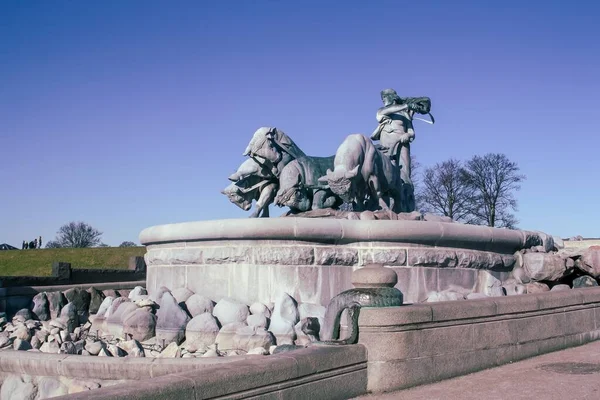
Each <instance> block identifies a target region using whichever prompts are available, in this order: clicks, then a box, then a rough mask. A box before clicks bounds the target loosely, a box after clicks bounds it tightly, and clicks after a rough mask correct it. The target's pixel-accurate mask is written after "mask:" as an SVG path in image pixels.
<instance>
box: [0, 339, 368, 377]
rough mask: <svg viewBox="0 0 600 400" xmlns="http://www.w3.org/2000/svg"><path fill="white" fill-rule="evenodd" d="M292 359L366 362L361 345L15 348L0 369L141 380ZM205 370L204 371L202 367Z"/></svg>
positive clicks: (310, 364)
mask: <svg viewBox="0 0 600 400" xmlns="http://www.w3.org/2000/svg"><path fill="white" fill-rule="evenodd" d="M280 359H283V360H284V361H280V362H281V363H284V364H285V363H290V362H291V363H292V364H293V365H294V366H295V367H294V368H295V371H296V374H297V375H300V376H301V375H307V374H312V373H317V372H322V371H327V370H332V369H336V368H340V367H343V366H347V365H351V364H358V363H361V362H366V360H367V352H366V349H365V347H364V346H362V345H354V346H330V345H315V346H311V347H308V348H304V349H299V350H296V351H293V352H286V353H280V354H274V355H270V356H261V355H246V356H236V357H218V358H217V357H215V358H212V357H211V358H199V359H176V358H173V359H170V358H149V357H148V358H129V357H123V358H114V357H91V356H81V355H65V354H47V353H39V352H27V351H17V350H3V351H1V352H0V371H2V372H7V373H19V374H31V375H40V376H69V377H74V378H89V377H90V376H93V377H94V378H96V379H106V380H111V379H113V380H114V379H126V380H140V379H147V378H154V377H158V376H162V375H166V374H172V373H178V372H185V371H189V370H190V369H203V370H206V369H211V368H213V369H215V368H216V369H221V368H234V369H237V368H242V366H244V365H256V364H257V363H258V364H262V363H265V362H275V360H280ZM203 374H204V371H203Z"/></svg>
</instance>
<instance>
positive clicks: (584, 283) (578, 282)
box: [573, 275, 598, 289]
mask: <svg viewBox="0 0 600 400" xmlns="http://www.w3.org/2000/svg"><path fill="white" fill-rule="evenodd" d="M593 286H598V282H597V281H596V280H595V279H594V278H592V277H591V276H587V275H584V276H580V277H579V278H575V279H574V280H573V289H575V288H582V287H593Z"/></svg>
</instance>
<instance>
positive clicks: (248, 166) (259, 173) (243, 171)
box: [228, 158, 270, 182]
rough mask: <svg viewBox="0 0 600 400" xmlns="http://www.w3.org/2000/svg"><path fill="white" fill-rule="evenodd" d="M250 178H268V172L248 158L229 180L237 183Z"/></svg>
mask: <svg viewBox="0 0 600 400" xmlns="http://www.w3.org/2000/svg"><path fill="white" fill-rule="evenodd" d="M251 176H255V177H259V178H269V177H270V175H269V173H268V171H266V170H265V168H263V167H262V166H261V165H259V164H258V163H257V162H256V161H254V160H253V159H252V158H248V159H247V160H246V161H244V162H243V163H242V164H241V165H240V166H239V167H238V169H237V171H236V172H234V173H233V174H231V175H229V178H228V179H229V180H230V181H232V182H239V181H241V180H243V179H246V178H249V177H251Z"/></svg>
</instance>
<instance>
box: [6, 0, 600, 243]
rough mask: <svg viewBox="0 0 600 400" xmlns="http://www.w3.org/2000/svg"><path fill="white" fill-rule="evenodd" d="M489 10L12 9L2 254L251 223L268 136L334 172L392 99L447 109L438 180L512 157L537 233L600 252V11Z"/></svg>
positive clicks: (434, 157)
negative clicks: (449, 165) (179, 228)
mask: <svg viewBox="0 0 600 400" xmlns="http://www.w3.org/2000/svg"><path fill="white" fill-rule="evenodd" d="M488 3H490V2H483V1H441V0H440V1H417V2H403V1H398V0H395V1H373V2H366V1H355V2H354V1H346V2H341V1H337V2H336V1H302V2H297V1H296V2H292V1H275V0H272V1H241V0H240V1H189V2H183V1H174V2H165V1H134V0H132V1H97V2H90V1H87V2H75V1H60V0H59V1H16V0H14V1H11V0H6V1H3V2H0V139H1V141H0V174H1V177H2V184H1V185H0V210H1V214H0V243H3V242H7V243H9V244H12V245H15V246H20V243H21V241H22V240H23V239H31V240H32V239H33V238H34V237H37V236H38V235H42V236H43V237H44V241H45V242H46V241H48V240H50V239H52V238H54V236H55V234H56V231H57V230H58V228H59V227H60V226H61V225H62V224H64V223H67V222H69V221H74V220H82V221H85V222H87V223H89V224H91V225H93V226H94V227H96V228H98V229H100V230H101V231H102V232H104V235H103V241H104V242H105V243H107V244H109V245H118V244H119V243H121V242H122V241H124V240H131V241H134V242H136V243H138V234H139V232H140V231H141V230H142V229H144V228H146V227H149V226H152V225H157V224H164V223H172V222H184V221H196V220H206V219H218V218H245V217H246V216H247V215H248V213H245V212H244V211H242V210H240V209H238V208H237V207H235V206H234V205H233V204H231V203H229V201H228V200H227V198H226V197H225V196H223V195H222V194H221V193H220V190H221V189H222V188H224V187H225V186H226V185H227V184H228V183H229V182H228V180H227V176H228V175H229V174H230V173H232V172H233V171H235V169H236V168H237V166H238V165H239V164H240V163H241V162H242V161H244V157H243V156H242V152H243V150H244V148H245V146H246V144H247V143H248V141H249V140H250V137H251V135H252V133H253V132H254V131H255V130H256V129H257V128H259V127H261V126H277V127H279V128H281V129H283V130H284V131H286V132H287V133H288V134H289V135H290V136H291V137H292V138H293V139H294V140H295V141H296V143H298V144H299V146H300V147H301V148H302V149H304V151H305V152H306V153H308V154H311V155H319V156H326V155H332V154H334V153H335V151H336V149H337V147H338V146H339V144H340V143H341V142H342V140H343V139H344V138H345V137H346V135H348V134H350V133H363V134H367V135H368V134H370V133H371V132H372V131H373V129H374V128H375V126H376V120H375V112H376V110H377V108H378V107H380V98H379V91H380V90H381V89H384V88H388V87H392V88H395V89H396V90H397V91H398V93H399V94H400V95H401V96H421V95H424V96H429V97H431V99H432V103H433V106H432V112H433V114H434V116H435V117H436V120H437V121H436V125H434V126H430V125H426V124H424V123H418V122H417V126H416V133H417V137H416V140H415V142H414V143H413V147H412V151H413V154H415V155H416V157H417V159H418V160H419V161H420V163H421V164H423V165H424V166H429V165H432V164H434V163H436V162H439V161H443V160H446V159H448V158H450V157H455V158H459V159H463V160H464V159H468V158H470V157H471V156H473V155H475V154H480V155H482V154H485V153H487V152H501V153H505V154H506V155H507V156H508V157H509V158H511V159H512V160H514V161H516V162H518V164H519V165H520V167H521V170H522V172H523V173H524V174H525V175H527V181H526V182H524V184H523V188H522V190H521V191H520V192H519V193H518V195H517V197H518V200H519V211H518V212H517V216H518V218H519V220H520V224H519V227H520V228H523V229H533V230H542V231H546V232H548V233H551V234H556V235H560V236H563V237H569V236H573V235H578V234H580V235H583V236H586V237H593V236H596V237H597V236H600V212H599V211H598V203H599V199H600V184H599V177H600V166H599V161H598V154H599V151H600V139H599V138H598V135H600V131H599V130H598V129H597V126H598V121H597V117H598V114H599V113H598V110H599V109H600V101H599V100H598V96H600V83H599V82H600V79H599V77H598V73H599V71H600V51H599V45H598V40H599V39H600V24H598V22H597V20H598V18H599V17H600V6H599V3H598V2H591V1H586V2H583V1H570V2H566V1H543V2H539V3H537V5H536V4H535V3H534V2H524V1H502V2H494V5H489V4H488ZM272 211H274V212H275V213H276V214H278V213H280V212H281V211H282V210H279V209H277V208H273V207H272Z"/></svg>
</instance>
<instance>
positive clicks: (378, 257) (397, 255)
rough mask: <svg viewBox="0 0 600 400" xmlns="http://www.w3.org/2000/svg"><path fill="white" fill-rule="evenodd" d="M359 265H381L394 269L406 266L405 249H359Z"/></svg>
mask: <svg viewBox="0 0 600 400" xmlns="http://www.w3.org/2000/svg"><path fill="white" fill-rule="evenodd" d="M359 251H360V259H361V261H360V265H367V264H383V265H388V266H394V267H401V266H403V265H406V249H394V248H371V249H360V250H359Z"/></svg>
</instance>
